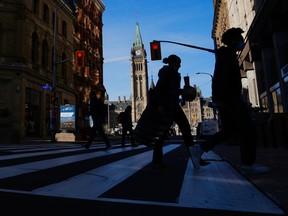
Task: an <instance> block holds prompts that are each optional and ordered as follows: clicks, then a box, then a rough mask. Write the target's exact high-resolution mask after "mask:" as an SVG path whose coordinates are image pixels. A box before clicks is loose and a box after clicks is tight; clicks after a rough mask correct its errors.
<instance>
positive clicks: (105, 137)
mask: <svg viewBox="0 0 288 216" xmlns="http://www.w3.org/2000/svg"><path fill="white" fill-rule="evenodd" d="M94 125H95V126H96V128H97V131H98V133H99V135H100V136H101V137H102V139H103V141H104V143H105V144H106V148H110V147H111V144H110V141H109V139H108V137H107V135H106V133H105V131H104V128H103V125H102V124H100V123H98V124H94Z"/></svg>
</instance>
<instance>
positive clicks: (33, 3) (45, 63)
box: [0, 0, 105, 142]
mask: <svg viewBox="0 0 288 216" xmlns="http://www.w3.org/2000/svg"><path fill="white" fill-rule="evenodd" d="M75 4H76V6H75ZM88 8H89V9H88ZM0 9H1V16H0V86H1V92H0V109H1V113H6V117H7V116H9V124H5V125H4V126H1V127H5V130H4V129H3V130H2V128H1V134H0V135H1V137H3V136H2V135H5V136H4V137H6V138H5V140H4V141H5V142H10V141H13V142H15V141H17V140H19V138H24V137H30V136H37V137H45V136H50V135H51V119H53V118H54V117H53V116H59V106H60V105H62V104H79V103H78V102H79V101H81V102H83V103H86V102H87V99H86V94H84V93H83V86H84V87H85V88H86V87H87V86H89V88H93V87H96V86H97V87H98V86H101V88H103V89H105V88H104V87H103V69H102V65H103V57H102V13H103V11H104V9H105V7H104V4H103V3H102V1H101V0H93V1H88V0H87V1H86V0H84V1H71V0H70V1H64V0H19V1H14V0H6V1H2V2H1V4H0ZM81 10H83V11H84V10H85V11H84V13H82V14H81V15H80V11H81ZM92 10H93V11H94V12H91V11H92ZM83 14H84V15H83ZM86 14H88V15H89V16H88V15H86ZM91 14H93V16H94V19H93V21H92V22H91V23H92V24H91V23H90V22H89V21H88V20H89V19H90V18H91V17H92V18H93V16H92V15H91ZM80 16H82V17H86V18H85V19H83V20H84V21H83V20H81V19H79V17H80ZM87 17H89V19H87ZM95 20H96V21H95ZM78 22H79V23H80V25H78ZM82 23H89V25H88V24H87V25H84V26H83V28H85V30H84V29H83V28H82V26H81V24H82ZM79 26H81V27H79ZM87 26H89V28H87ZM91 26H93V28H92V27H91ZM95 26H97V27H95ZM77 27H79V28H77ZM90 28H91V29H90ZM79 32H80V33H79ZM92 32H93V33H92ZM83 35H85V41H83V40H84V36H83ZM77 49H83V50H85V51H87V52H86V53H85V56H86V62H87V64H86V65H85V66H87V67H89V68H88V70H87V67H85V68H83V69H79V68H75V66H74V61H73V60H74V57H75V51H76V50H77ZM94 58H95V59H96V60H95V59H94ZM94 60H95V61H94ZM92 61H93V64H92V63H91V62H92ZM84 73H85V74H84ZM87 73H88V76H86V74H87ZM79 74H81V75H79ZM83 77H84V78H83ZM79 80H80V81H79ZM84 80H85V82H84ZM80 82H81V84H79V83H80ZM88 83H89V85H88ZM81 85H82V88H81V87H79V86H81ZM52 92H55V95H53V96H55V98H54V102H53V104H52V103H51V98H52V97H51V96H52V95H51V93H52ZM55 99H56V100H55ZM82 107H84V105H83V104H81V105H80V107H77V108H76V110H77V112H78V113H77V118H78V116H81V115H84V114H82V113H84V111H83V108H82ZM3 110H5V111H7V112H3ZM57 112H58V113H57ZM1 115H2V114H1ZM55 121H56V123H57V124H58V127H59V118H55ZM76 121H77V122H80V123H81V121H78V120H76ZM0 122H1V117H0ZM0 125H1V123H0ZM76 127H78V126H77V125H76ZM2 133H3V134H2ZM1 139H3V138H1Z"/></svg>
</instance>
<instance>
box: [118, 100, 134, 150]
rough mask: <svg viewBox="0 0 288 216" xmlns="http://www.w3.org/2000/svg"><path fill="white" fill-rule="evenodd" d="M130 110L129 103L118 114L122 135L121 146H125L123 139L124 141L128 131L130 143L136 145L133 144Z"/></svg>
mask: <svg viewBox="0 0 288 216" xmlns="http://www.w3.org/2000/svg"><path fill="white" fill-rule="evenodd" d="M131 112H132V107H131V106H130V105H129V106H127V107H126V109H125V111H124V112H123V113H121V114H119V115H120V116H121V120H120V123H121V124H122V137H121V146H122V147H125V141H126V138H127V133H128V132H129V137H130V140H131V145H132V146H138V145H136V144H135V141H134V132H133V125H132V116H131Z"/></svg>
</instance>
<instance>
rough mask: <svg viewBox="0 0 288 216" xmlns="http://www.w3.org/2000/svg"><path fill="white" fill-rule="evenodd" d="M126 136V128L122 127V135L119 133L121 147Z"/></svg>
mask: <svg viewBox="0 0 288 216" xmlns="http://www.w3.org/2000/svg"><path fill="white" fill-rule="evenodd" d="M126 136H127V128H126V127H123V128H122V135H121V145H122V147H124V146H125V140H126Z"/></svg>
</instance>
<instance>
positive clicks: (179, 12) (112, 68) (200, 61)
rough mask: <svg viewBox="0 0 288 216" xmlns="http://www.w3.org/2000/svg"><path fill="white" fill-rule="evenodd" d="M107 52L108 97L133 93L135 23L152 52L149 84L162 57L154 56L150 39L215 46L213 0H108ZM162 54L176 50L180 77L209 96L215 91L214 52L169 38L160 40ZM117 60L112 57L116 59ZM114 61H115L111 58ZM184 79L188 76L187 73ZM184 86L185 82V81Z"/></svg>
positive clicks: (105, 82)
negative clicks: (179, 60) (131, 57)
mask: <svg viewBox="0 0 288 216" xmlns="http://www.w3.org/2000/svg"><path fill="white" fill-rule="evenodd" d="M103 3H104V5H105V11H104V13H103V24H104V26H103V56H104V59H105V60H106V61H107V62H105V63H104V86H105V87H106V90H107V93H108V95H109V100H110V101H114V100H118V96H120V97H121V100H123V97H124V96H125V97H126V99H129V98H130V96H131V61H130V60H129V56H130V51H131V48H132V45H133V41H134V35H135V30H136V22H138V23H139V26H140V32H141V36H142V40H143V44H144V48H145V49H146V52H147V60H148V78H149V85H150V82H151V77H153V80H154V83H155V84H156V82H157V80H158V76H157V74H158V70H159V69H160V68H161V67H162V66H163V63H162V61H151V58H150V42H151V41H153V40H167V41H174V42H179V43H184V44H190V45H194V46H199V47H205V48H209V49H213V48H214V45H213V39H212V34H211V32H212V24H213V0H190V1H186V0H125V1H120V0H103ZM161 50H162V58H164V57H168V56H169V55H170V54H176V55H178V56H179V57H180V58H181V59H182V67H181V68H180V70H179V72H180V73H181V76H182V77H184V76H186V75H189V76H190V84H191V85H194V84H195V85H196V86H198V87H199V88H200V90H201V91H202V94H203V96H204V97H210V96H211V77H210V76H209V75H206V74H199V75H197V74H196V73H197V72H204V73H210V74H213V70H214V63H215V57H214V54H212V53H210V52H207V51H202V50H198V49H192V48H188V47H184V46H179V45H176V44H170V43H161ZM115 58H116V59H118V61H111V60H112V59H115ZM109 60H110V61H109ZM182 80H183V78H182ZM181 86H183V83H182V85H181Z"/></svg>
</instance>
